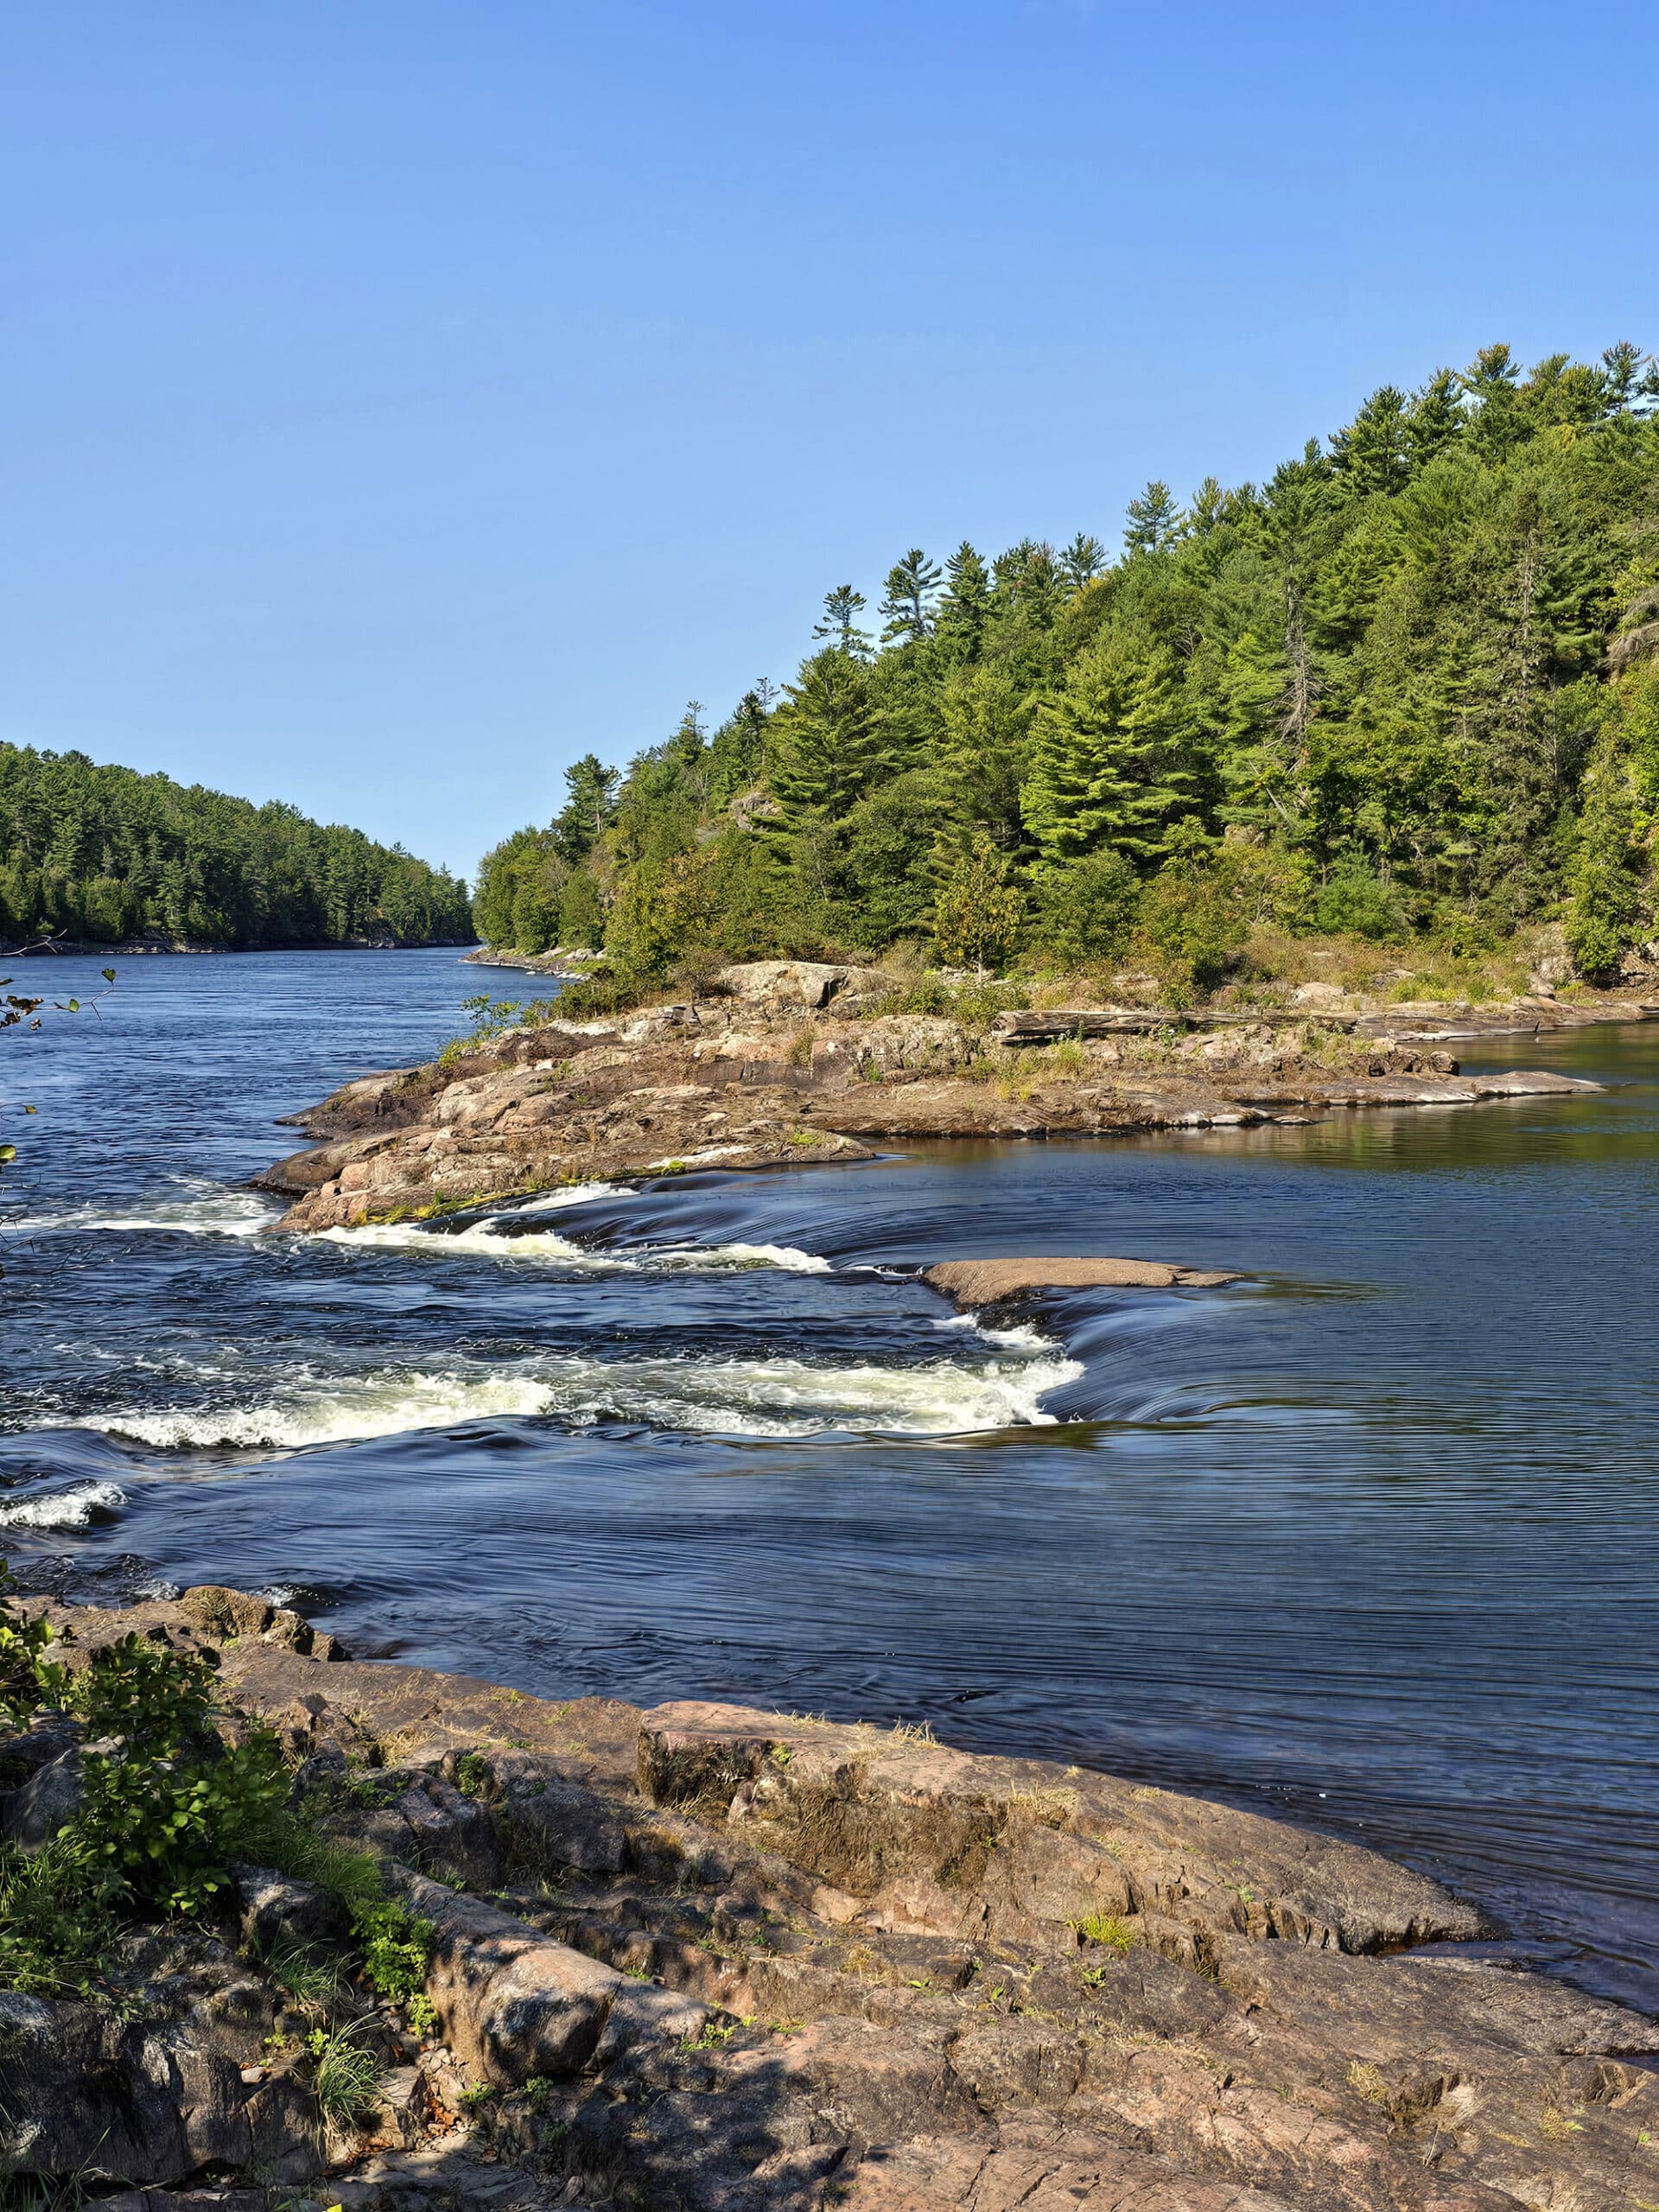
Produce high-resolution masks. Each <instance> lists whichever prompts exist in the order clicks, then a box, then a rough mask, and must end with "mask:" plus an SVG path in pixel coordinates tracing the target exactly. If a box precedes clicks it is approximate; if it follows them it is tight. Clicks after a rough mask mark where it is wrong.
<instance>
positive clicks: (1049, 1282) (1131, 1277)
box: [922, 1260, 1238, 1306]
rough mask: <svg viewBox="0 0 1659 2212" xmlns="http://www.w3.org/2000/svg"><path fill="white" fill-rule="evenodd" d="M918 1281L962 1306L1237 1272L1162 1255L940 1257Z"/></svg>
mask: <svg viewBox="0 0 1659 2212" xmlns="http://www.w3.org/2000/svg"><path fill="white" fill-rule="evenodd" d="M922 1281H924V1282H925V1283H926V1284H928V1285H929V1286H930V1287H931V1288H932V1289H934V1290H942V1291H943V1292H944V1294H945V1295H946V1296H947V1297H949V1298H954V1299H955V1300H956V1301H957V1305H958V1306H995V1305H996V1304H997V1303H998V1301H999V1300H1002V1299H1005V1298H1017V1297H1019V1296H1020V1294H1021V1293H1022V1292H1024V1291H1028V1290H1090V1289H1093V1288H1095V1287H1096V1286H1097V1285H1099V1286H1111V1287H1122V1288H1133V1289H1137V1290H1178V1289H1179V1290H1212V1289H1214V1288H1216V1287H1217V1286H1218V1285H1219V1284H1222V1283H1225V1282H1236V1281H1238V1277H1237V1276H1236V1274H1223V1273H1221V1272H1219V1271H1218V1270H1217V1269H1214V1268H1183V1267H1177V1266H1175V1265H1173V1263H1172V1262H1167V1261H1164V1260H941V1261H940V1262H938V1266H936V1267H931V1268H927V1269H926V1270H925V1273H924V1274H923V1276H922Z"/></svg>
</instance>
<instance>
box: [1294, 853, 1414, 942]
mask: <svg viewBox="0 0 1659 2212" xmlns="http://www.w3.org/2000/svg"><path fill="white" fill-rule="evenodd" d="M1313 926H1314V928H1315V929H1316V930H1319V931H1321V932H1322V933H1324V934H1325V935H1326V936H1330V937H1342V936H1347V937H1363V938H1374V939H1377V940H1379V941H1386V940H1387V939H1389V938H1397V937H1399V936H1401V935H1402V933H1403V931H1404V930H1405V926H1406V921H1405V917H1404V915H1403V914H1402V912H1401V907H1400V900H1399V897H1398V894H1397V893H1395V890H1394V889H1393V887H1392V886H1390V885H1389V884H1386V883H1384V882H1383V881H1382V880H1381V879H1380V878H1379V877H1377V876H1376V875H1374V874H1372V873H1371V871H1370V868H1365V867H1363V866H1361V865H1360V864H1359V863H1358V862H1356V861H1350V862H1348V863H1346V864H1344V866H1343V867H1341V868H1334V869H1333V870H1332V873H1331V874H1330V876H1329V877H1328V879H1327V880H1326V881H1325V884H1324V885H1323V887H1321V888H1320V890H1319V892H1318V893H1316V895H1315V897H1314V899H1313Z"/></svg>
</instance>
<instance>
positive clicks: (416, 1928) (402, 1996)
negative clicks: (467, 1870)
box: [352, 1898, 437, 2005]
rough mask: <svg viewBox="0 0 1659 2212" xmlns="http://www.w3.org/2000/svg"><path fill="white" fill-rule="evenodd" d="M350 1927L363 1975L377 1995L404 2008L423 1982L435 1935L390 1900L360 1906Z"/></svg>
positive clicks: (422, 1923) (423, 1923) (428, 1926)
mask: <svg viewBox="0 0 1659 2212" xmlns="http://www.w3.org/2000/svg"><path fill="white" fill-rule="evenodd" d="M352 1924H353V1929H355V1931H356V1935H357V1940H358V1943H359V1947H360V1948H361V1950H362V1953H363V1971H364V1974H365V1975H366V1977H367V1978H368V1980H369V1981H370V1983H371V1984H372V1986H373V1987H374V1988H375V1989H376V1990H378V1993H379V1994H380V1995H381V1996H382V1997H384V1998H385V1999H387V2000H388V2001H389V2002H390V2003H391V2004H393V2005H408V2004H409V2003H410V2000H411V1999H414V1998H415V1997H416V1996H417V1995H418V1994H419V1993H421V1991H422V1990H423V1986H424V1984H425V1981H426V1968H427V1962H428V1961H429V1959H430V1958H431V1956H432V1943H433V1939H434V1937H435V1934H436V1932H437V1931H436V1930H435V1929H434V1927H433V1925H432V1923H431V1922H430V1921H429V1920H420V1919H416V1917H415V1916H413V1915H412V1914H410V1913H408V1912H405V1911H404V1908H403V1906H402V1905H400V1904H396V1903H394V1902H393V1901H392V1900H391V1898H383V1899H382V1900H381V1902H380V1903H379V1904H370V1905H362V1906H359V1907H358V1909H357V1910H355V1911H354V1912H353V1915H352Z"/></svg>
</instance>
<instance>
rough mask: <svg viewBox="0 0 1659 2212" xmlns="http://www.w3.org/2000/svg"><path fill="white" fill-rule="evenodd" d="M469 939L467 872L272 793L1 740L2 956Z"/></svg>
mask: <svg viewBox="0 0 1659 2212" xmlns="http://www.w3.org/2000/svg"><path fill="white" fill-rule="evenodd" d="M473 942H474V933H473V928H472V921H471V915H470V911H469V907H468V903H467V887H466V885H465V884H464V883H461V882H459V881H458V880H456V879H455V878H454V876H452V875H450V874H448V873H447V872H446V871H445V870H443V869H442V868H429V866H428V865H427V863H426V862H425V861H421V860H416V858H415V856H414V855H413V854H412V853H407V852H405V851H404V849H403V848H402V847H401V846H397V845H392V846H387V845H378V844H376V843H375V842H373V840H372V839H371V838H368V837H365V836H364V835H363V833H362V831H361V830H359V829H346V828H344V827H342V826H340V824H338V823H334V824H330V825H328V826H327V827H325V826H324V825H323V824H322V823H317V822H313V821H311V820H309V819H308V817H306V816H304V815H302V814H301V813H300V812H299V811H298V810H296V808H294V807H291V806H284V805H283V804H279V803H278V802H277V801H275V800H273V801H271V802H270V803H269V804H266V805H264V806H255V805H254V804H252V802H251V800H248V799H244V798H231V797H229V796H227V795H226V793H225V792H223V791H207V790H206V789H204V788H203V786H202V785H200V784H194V785H190V786H189V787H188V788H187V787H186V786H185V785H182V784H177V783H175V782H174V780H173V779H172V778H171V777H170V776H162V775H140V774H138V773H137V772H136V771H135V770H133V769H130V768H119V767H105V766H99V765H98V764H96V763H95V762H93V761H92V760H89V759H88V757H87V756H86V753H39V752H36V751H35V750H34V748H33V747H28V746H17V745H6V744H0V946H3V947H5V948H6V950H5V951H4V955H3V957H6V958H8V959H15V958H17V957H20V956H21V957H31V956H34V957H41V956H45V957H50V955H51V954H52V953H54V952H57V951H66V952H67V951H84V952H87V953H90V954H93V955H99V954H102V955H107V954H109V953H111V951H113V952H117V953H118V954H120V955H121V956H123V957H132V956H133V955H135V954H145V953H156V952H207V951H217V950H274V949H277V948H288V947H305V948H307V949H312V948H315V949H322V948H325V947H332V946H335V945H339V946H341V947H346V946H349V947H352V948H359V947H366V946H377V947H378V946H390V945H405V944H408V945H415V944H456V945H467V944H472V943H473Z"/></svg>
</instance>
